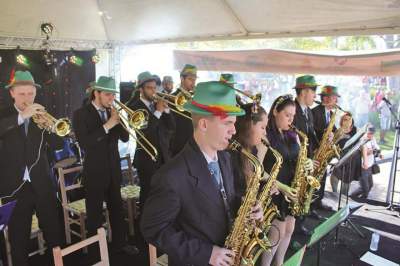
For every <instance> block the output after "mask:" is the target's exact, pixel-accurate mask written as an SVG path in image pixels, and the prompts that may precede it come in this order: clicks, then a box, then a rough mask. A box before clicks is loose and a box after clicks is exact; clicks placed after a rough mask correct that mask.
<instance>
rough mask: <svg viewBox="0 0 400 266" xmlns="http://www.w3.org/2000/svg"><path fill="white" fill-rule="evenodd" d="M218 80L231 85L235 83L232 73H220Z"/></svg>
mask: <svg viewBox="0 0 400 266" xmlns="http://www.w3.org/2000/svg"><path fill="white" fill-rule="evenodd" d="M219 81H220V82H223V83H226V84H228V85H230V86H233V85H235V84H236V82H235V79H234V78H233V75H232V74H230V73H224V74H221V76H220V77H219Z"/></svg>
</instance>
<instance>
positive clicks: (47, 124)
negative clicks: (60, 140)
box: [25, 104, 71, 137]
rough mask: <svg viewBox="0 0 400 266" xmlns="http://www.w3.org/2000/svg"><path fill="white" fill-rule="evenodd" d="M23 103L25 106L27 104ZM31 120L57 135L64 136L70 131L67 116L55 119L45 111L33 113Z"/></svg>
mask: <svg viewBox="0 0 400 266" xmlns="http://www.w3.org/2000/svg"><path fill="white" fill-rule="evenodd" d="M25 105H26V106H27V104H25ZM32 120H33V122H35V123H36V125H37V126H38V127H39V128H40V129H44V130H46V131H47V132H49V133H54V134H56V135H57V136H59V137H65V136H67V135H68V134H69V133H70V132H71V122H70V121H69V119H68V118H60V119H56V118H55V117H54V116H52V115H51V114H49V113H48V112H47V111H45V112H43V113H42V114H36V115H33V116H32Z"/></svg>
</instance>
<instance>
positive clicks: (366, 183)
mask: <svg viewBox="0 0 400 266" xmlns="http://www.w3.org/2000/svg"><path fill="white" fill-rule="evenodd" d="M358 182H359V183H360V187H359V188H357V189H356V190H355V191H354V192H353V193H351V196H355V197H356V196H359V195H361V196H362V197H363V198H367V197H368V194H369V192H370V191H371V188H372V187H373V185H374V182H373V180H372V167H370V168H368V169H364V168H362V169H361V177H360V179H359V180H358Z"/></svg>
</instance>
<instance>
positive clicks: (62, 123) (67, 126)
mask: <svg viewBox="0 0 400 266" xmlns="http://www.w3.org/2000/svg"><path fill="white" fill-rule="evenodd" d="M52 131H53V132H54V133H55V134H56V135H57V136H60V137H65V136H66V135H68V134H69V133H70V132H71V122H70V121H69V120H68V119H67V118H61V119H58V120H57V121H56V122H55V123H54V126H53V129H52Z"/></svg>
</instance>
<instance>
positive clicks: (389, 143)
mask: <svg viewBox="0 0 400 266" xmlns="http://www.w3.org/2000/svg"><path fill="white" fill-rule="evenodd" d="M394 134H395V131H394V130H391V131H388V132H386V134H385V140H386V143H385V144H379V138H380V137H379V135H380V131H379V129H378V130H377V131H376V132H375V139H376V141H377V142H378V144H379V147H380V148H381V150H392V149H393V143H394Z"/></svg>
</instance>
